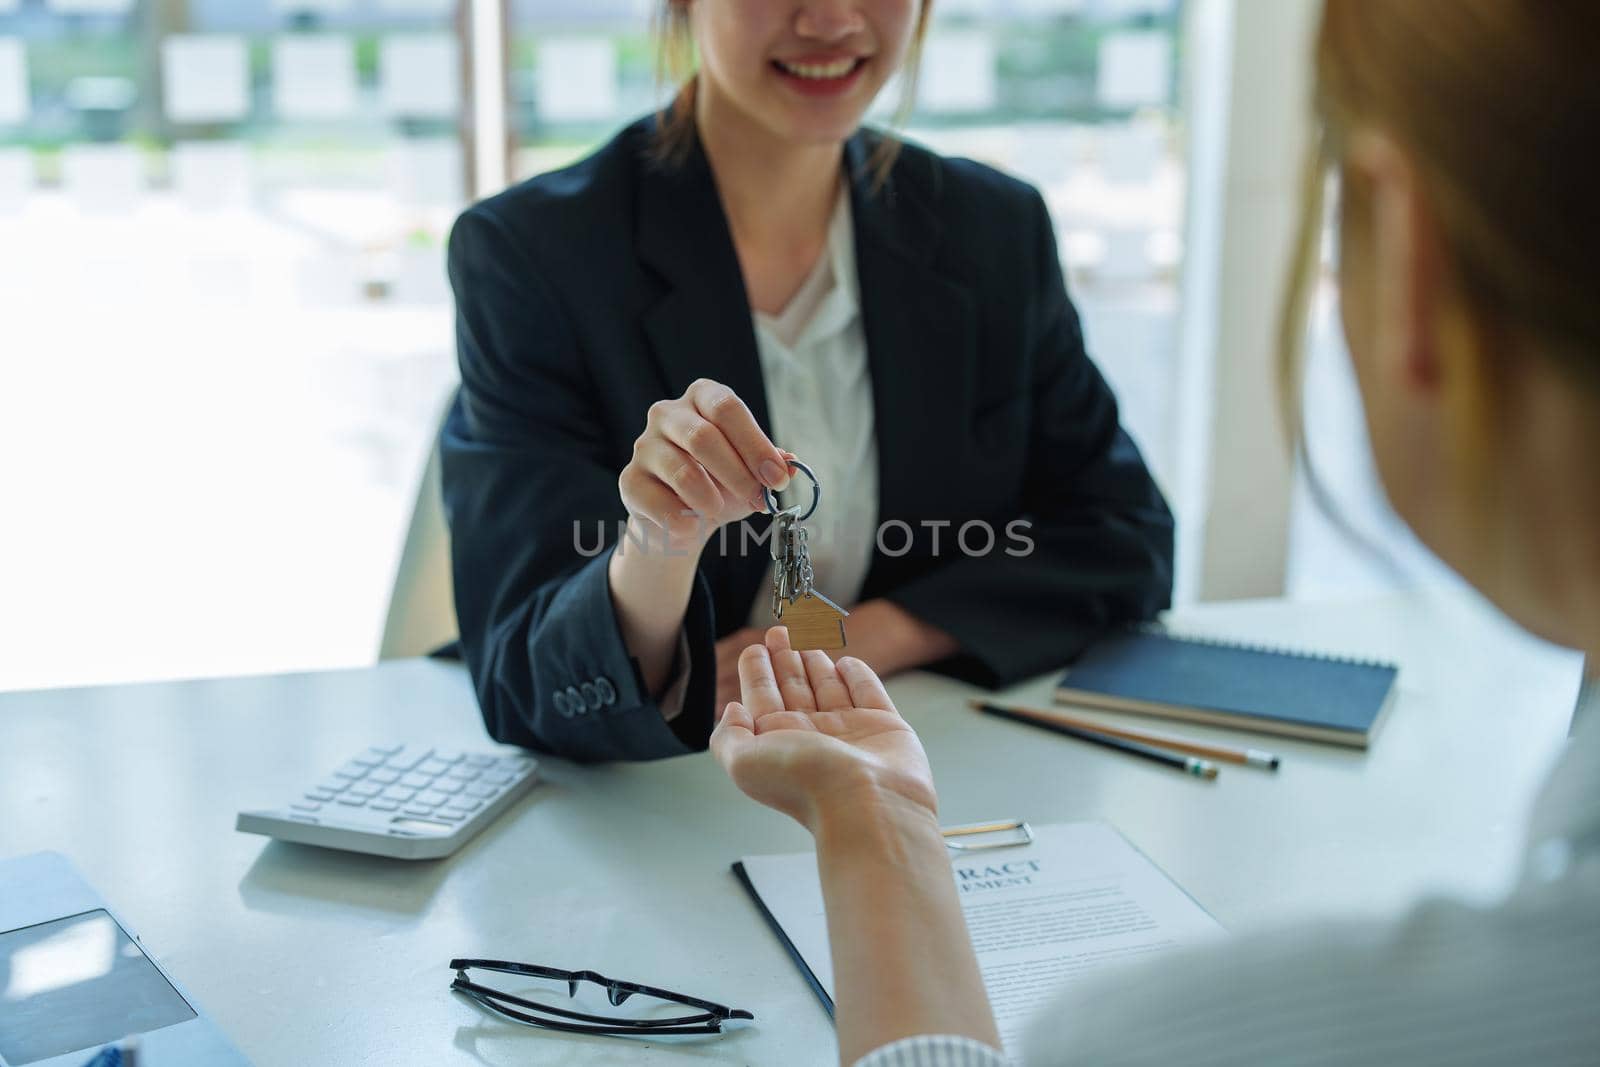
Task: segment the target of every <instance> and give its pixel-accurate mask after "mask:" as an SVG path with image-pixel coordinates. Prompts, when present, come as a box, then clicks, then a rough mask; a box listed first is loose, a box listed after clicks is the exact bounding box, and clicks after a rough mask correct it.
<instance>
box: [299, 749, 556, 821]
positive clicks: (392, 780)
mask: <svg viewBox="0 0 1600 1067" xmlns="http://www.w3.org/2000/svg"><path fill="white" fill-rule="evenodd" d="M533 765H534V764H533V760H531V759H528V758H527V757H525V756H490V755H485V754H480V753H462V752H459V751H457V750H455V749H427V748H421V747H418V746H415V745H374V746H372V747H371V748H369V749H368V750H367V751H365V752H363V753H361V754H360V755H358V756H356V757H354V758H353V759H351V760H349V761H348V762H346V763H345V765H344V766H342V767H340V768H339V769H338V770H336V771H334V772H333V774H331V775H330V776H329V777H328V778H327V779H326V780H324V781H322V782H320V783H318V784H317V785H316V786H314V787H313V788H311V789H308V790H306V792H305V794H304V796H302V797H301V798H300V799H298V800H296V801H294V802H293V803H291V804H290V805H289V807H290V809H291V810H293V811H297V812H315V811H320V810H322V809H323V808H324V807H328V806H332V807H334V808H342V809H346V810H348V809H351V808H358V809H359V808H364V809H366V810H369V811H373V812H384V813H388V812H398V813H400V814H402V815H410V816H417V817H421V818H429V819H436V820H440V821H442V822H446V823H459V822H463V821H465V820H466V819H467V818H469V817H470V816H471V815H473V814H474V813H476V812H478V811H481V810H482V809H483V808H484V807H485V806H486V805H488V804H490V803H492V802H493V801H494V800H495V799H496V798H498V797H499V796H500V794H501V793H503V792H504V791H505V790H506V789H508V788H510V787H511V786H512V785H513V784H514V783H516V782H517V781H518V780H520V779H521V778H522V777H523V776H525V775H526V774H528V773H529V772H530V771H531V770H532V768H533Z"/></svg>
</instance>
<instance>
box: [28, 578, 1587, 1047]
mask: <svg viewBox="0 0 1600 1067" xmlns="http://www.w3.org/2000/svg"><path fill="white" fill-rule="evenodd" d="M1172 621H1173V623H1174V624H1175V626H1176V627H1177V628H1179V629H1181V630H1184V631H1188V632H1194V633H1205V634H1210V635H1217V636H1227V637H1232V638H1236V639H1255V640H1264V641H1271V642H1274V643H1281V644H1286V645H1298V646H1303V647H1311V648H1322V649H1327V650H1333V651H1340V652H1345V653H1352V654H1365V655H1379V656H1387V657H1389V658H1393V659H1397V660H1398V661H1399V662H1401V664H1402V665H1403V672H1402V674H1401V678H1400V686H1401V697H1400V701H1399V703H1398V705H1397V706H1396V707H1395V708H1394V709H1393V711H1392V713H1391V717H1390V719H1389V721H1388V722H1387V724H1386V725H1385V726H1384V728H1383V730H1382V732H1381V733H1380V735H1379V737H1378V739H1377V742H1376V744H1375V745H1374V747H1373V749H1372V751H1371V752H1370V753H1367V754H1362V753H1358V752H1350V751H1343V750H1338V749H1333V748H1328V747H1323V746H1318V745H1311V744H1300V743H1293V742H1278V741H1273V742H1270V743H1264V745H1265V747H1270V748H1272V749H1274V750H1275V751H1278V752H1279V753H1281V754H1282V755H1283V757H1284V766H1283V769H1282V771H1281V772H1280V773H1278V774H1277V775H1270V774H1266V773H1262V772H1258V771H1254V770H1249V769H1245V768H1236V767H1231V766H1228V767H1225V769H1224V770H1223V773H1222V777H1221V779H1220V780H1218V781H1217V782H1214V783H1205V782H1201V781H1198V780H1195V779H1192V778H1187V777H1184V776H1181V775H1178V774H1175V773H1173V772H1171V771H1168V770H1166V769H1165V768H1161V767H1158V766H1154V765H1150V764H1146V763H1143V762H1141V761H1138V760H1131V759H1128V758H1126V757H1123V756H1120V755H1118V754H1116V753H1111V752H1107V751H1104V750H1101V749H1098V748H1093V747H1089V746H1084V745H1080V744H1079V743H1077V742H1074V741H1071V740H1069V739H1066V738H1058V737H1054V736H1051V735H1048V734H1045V733H1043V732H1040V731H1036V730H1032V729H1030V728H1028V727H1024V726H1020V725H1015V724H1011V723H1005V722H999V721H996V720H993V719H990V718H986V717H982V716H979V715H976V714H974V713H972V712H969V711H967V710H966V709H965V706H964V701H965V699H966V697H967V696H969V695H971V691H970V690H968V689H967V688H965V687H963V686H959V685H956V684H953V683H951V682H948V681H945V680H942V679H938V678H935V677H933V676H929V675H912V676H908V677H905V678H902V679H899V680H896V681H895V682H893V683H892V684H891V685H890V691H891V693H892V694H893V696H894V697H895V699H896V701H897V702H898V703H899V705H900V707H901V709H902V710H903V711H904V712H905V713H906V715H907V717H908V718H909V719H910V720H911V721H912V722H913V723H914V724H915V725H916V726H917V728H918V729H919V730H920V731H921V733H922V736H923V738H924V740H925V742H926V744H927V748H928V751H929V753H930V755H931V756H932V759H933V762H934V766H935V769H936V771H937V773H938V780H939V786H940V794H941V797H942V800H943V813H942V814H943V817H944V819H945V821H946V822H951V823H954V822H966V821H974V820H978V819H986V818H993V817H1001V816H1014V815H1015V816H1023V817H1026V818H1028V819H1030V820H1032V821H1034V822H1038V823H1044V822H1053V821H1067V820H1075V819H1092V818H1103V819H1107V820H1109V821H1111V822H1112V823H1114V824H1115V825H1117V826H1118V827H1120V828H1121V829H1122V830H1123V831H1124V832H1125V833H1126V834H1127V835H1128V836H1129V837H1130V838H1131V839H1132V840H1133V841H1134V842H1135V843H1136V844H1137V845H1138V846H1139V847H1140V848H1142V849H1143V850H1144V851H1145V852H1146V853H1148V854H1149V855H1150V856H1151V857H1152V858H1153V859H1154V860H1155V861H1156V862H1157V863H1159V864H1161V865H1162V866H1163V867H1164V868H1165V869H1166V870H1167V871H1168V872H1170V873H1171V875H1172V876H1173V877H1174V878H1175V879H1177V881H1178V882H1179V883H1180V884H1181V885H1183V886H1184V887H1185V888H1187V889H1188V890H1189V891H1190V892H1191V893H1192V894H1193V895H1194V896H1195V897H1196V898H1197V899H1198V900H1199V901H1200V903H1201V904H1203V905H1204V906H1205V907H1207V908H1208V909H1210V910H1211V911H1212V913H1213V914H1215V915H1216V916H1217V917H1218V918H1219V919H1220V920H1221V921H1222V922H1223V923H1224V924H1225V925H1227V926H1228V927H1230V928H1232V929H1234V930H1236V931H1243V930H1250V929H1258V928H1261V927H1263V926H1266V925H1270V924H1274V923H1278V922H1281V921H1284V920H1287V919H1291V918H1296V917H1301V916H1304V915H1307V914H1314V913H1318V912H1330V911H1343V912H1350V911H1362V912H1385V911H1391V910H1393V909H1396V908H1399V907H1401V906H1402V905H1403V904H1404V903H1405V902H1406V901H1408V900H1410V899H1412V898H1413V897H1415V896H1416V895H1417V894H1419V893H1422V892H1425V891H1429V890H1434V889H1445V890H1449V891H1455V892H1464V893H1470V894H1474V895H1487V894H1491V893H1493V892H1495V891H1496V890H1497V889H1499V888H1501V887H1502V886H1504V884H1505V882H1506V880H1507V879H1508V878H1509V876H1510V873H1511V870H1512V864H1513V861H1514V857H1515V855H1516V853H1517V849H1518V846H1519V839H1520V827H1521V825H1522V821H1523V818H1524V815H1525V812H1526V810H1527V808H1528V806H1529V803H1530V799H1531V797H1530V793H1531V790H1532V789H1533V787H1534V785H1535V783H1536V781H1537V780H1538V779H1539V778H1540V777H1541V776H1542V774H1543V773H1544V771H1545V769H1546V768H1547V767H1548V765H1549V763H1550V761H1551V760H1552V759H1553V758H1554V756H1555V754H1556V750H1557V749H1558V747H1559V746H1560V744H1561V741H1562V739H1563V738H1564V737H1565V734H1566V729H1567V723H1568V719H1569V716H1570V713H1571V708H1572V704H1573V701H1574V699H1575V697H1576V694H1577V689H1578V671H1579V665H1578V659H1577V657H1576V656H1573V655H1570V654H1564V653H1557V652H1554V651H1552V650H1550V649H1548V648H1547V647H1544V646H1540V645H1536V644H1535V643H1534V642H1531V641H1529V640H1527V639H1525V638H1523V637H1520V636H1518V635H1516V634H1514V633H1512V632H1511V631H1510V630H1508V629H1506V628H1505V627H1504V625H1503V624H1500V623H1497V622H1494V621H1492V620H1489V619H1487V618H1486V617H1485V616H1483V615H1482V614H1481V613H1479V612H1477V611H1475V610H1473V609H1472V608H1471V607H1464V606H1462V605H1461V604H1459V603H1457V602H1454V601H1450V602H1445V603H1440V602H1437V601H1432V602H1430V601H1428V600H1424V599H1419V598H1412V599H1404V600H1393V601H1383V602H1376V603H1365V604H1352V605H1337V606H1316V607H1306V606H1296V605H1289V604H1282V603H1273V602H1262V603H1253V604H1234V605H1224V606H1210V607H1205V608H1196V609H1190V610H1186V611H1183V612H1180V613H1177V614H1176V615H1175V616H1174V617H1173V620H1172ZM1049 684H1050V679H1048V678H1045V679H1039V680H1037V681H1035V682H1033V683H1030V684H1028V685H1025V686H1020V687H1018V688H1017V689H1016V690H1014V691H1013V692H1012V693H1010V694H1007V695H1008V696H1012V697H1018V698H1027V699H1033V700H1043V699H1044V697H1045V694H1046V693H1047V692H1048V688H1049ZM1192 732H1194V733H1196V734H1200V733H1208V732H1209V733H1212V734H1214V735H1216V736H1231V737H1234V738H1235V739H1237V738H1239V737H1240V735H1228V734H1226V733H1225V732H1222V731H1204V730H1201V729H1200V728H1195V729H1194V730H1193V731H1192ZM384 738H397V739H405V740H414V741H421V742H428V743H433V744H437V745H448V746H453V747H466V748H469V749H482V748H486V747H487V746H486V745H485V742H484V738H483V734H482V726H481V723H480V720H479V717H478V713H477V710H476V708H475V705H474V702H473V698H472V694H471V690H470V688H469V686H468V683H467V679H466V676H465V674H464V673H463V672H461V671H460V670H459V669H458V668H456V667H453V666H450V665H443V664H437V663H430V662H423V661H406V662H399V663H394V664H390V665H386V666H382V667H378V668H375V669H369V670H357V671H344V672H336V673H330V674H318V675H299V676H288V677H269V678H248V679H235V680H225V681H203V682H184V683H174V684H158V685H144V686H125V687H109V688H102V689H88V690H77V691H56V692H41V693H17V694H10V695H5V696H0V856H13V855H17V854H20V853H24V852H31V851H34V850H38V849H46V848H52V849H56V850H59V851H62V852H65V853H67V854H68V855H69V856H70V857H71V858H72V859H73V860H74V861H75V862H76V863H77V864H78V866H79V867H80V869H82V870H83V872H84V874H85V875H86V876H87V877H88V878H89V879H90V880H91V881H92V882H94V883H95V885H96V886H97V887H98V888H99V889H100V890H101V891H102V892H103V893H104V894H106V895H107V896H108V897H109V898H110V899H111V900H112V902H113V903H114V904H115V905H116V906H117V907H118V908H120V909H121V911H122V912H123V913H124V914H125V915H126V916H127V917H128V920H129V922H130V923H132V924H133V925H134V926H135V928H136V929H137V930H138V931H139V932H140V933H141V934H142V935H143V937H144V940H145V943H146V945H147V946H148V947H149V948H150V950H151V951H152V952H153V953H155V954H156V955H157V956H159V958H160V959H162V960H163V961H164V962H165V963H166V964H168V965H169V966H170V967H171V969H172V970H173V971H174V973H175V974H176V975H178V977H179V978H180V980H181V981H183V982H185V983H186V984H187V986H188V988H189V989H190V990H191V991H193V993H194V995H195V996H196V997H197V998H198V999H199V1000H200V1001H201V1002H202V1003H203V1004H204V1006H205V1007H206V1008H207V1009H209V1010H210V1012H211V1013H212V1014H213V1015H214V1016H215V1018H216V1019H217V1021H218V1023H219V1024H220V1025H221V1026H222V1028H223V1029H224V1030H225V1031H226V1032H227V1033H228V1034H230V1035H231V1036H232V1037H233V1038H234V1039H235V1040H236V1041H237V1043H238V1044H239V1046H240V1047H241V1048H242V1049H243V1050H244V1052H245V1053H246V1054H247V1055H249V1056H251V1057H252V1058H253V1059H254V1060H255V1061H256V1062H257V1063H258V1064H260V1065H262V1067H270V1065H278V1064H284V1065H300V1064H341V1065H356V1064H373V1065H385V1067H388V1065H396V1064H430V1065H431V1064H445V1063H472V1062H474V1061H476V1062H478V1063H482V1064H494V1065H500V1064H506V1065H510V1064H529V1063H541V1064H544V1063H562V1064H577V1063H609V1062H615V1061H617V1060H618V1059H621V1058H623V1057H624V1056H627V1057H629V1058H630V1059H638V1060H641V1061H644V1060H648V1061H650V1062H660V1063H678V1062H682V1063H687V1062H696V1061H705V1062H714V1063H727V1064H735V1063H737V1064H762V1065H769V1064H770V1065H785V1067H787V1065H803V1064H811V1063H825V1062H829V1061H830V1060H831V1058H832V1056H833V1054H834V1052H833V1048H834V1046H833V1032H832V1029H831V1025H830V1023H829V1021H828V1019H827V1017H826V1016H825V1015H824V1014H823V1011H822V1009H821V1008H820V1007H819V1006H818V1004H817V1002H816V1000H815V999H814V998H813V996H812V994H811V992H810V991H809V990H808V989H807V988H806V986H805V984H804V983H803V982H802V981H801V979H800V976H799V975H798V974H797V973H796V971H795V969H794V967H793V965H792V964H791V963H790V961H789V959H788V957H787V956H785V955H784V953H783V952H782V951H781V950H780V949H779V947H778V945H777V943H776V942H775V940H774V939H773V937H772V935H771V934H770V933H769V932H768V930H767V928H766V927H765V926H764V925H763V924H762V922H761V920H760V919H759V918H758V917H757V915H756V913H755V911H754V909H753V908H752V907H751V906H750V905H749V903H748V902H747V901H746V899H745V898H744V896H743V895H742V893H741V891H740V890H739V889H738V887H737V886H736V885H735V883H734V880H733V878H732V876H731V875H730V874H729V873H728V864H729V862H730V861H732V860H734V859H737V858H738V857H739V856H741V855H744V854H749V853H757V852H783V851H791V850H797V849H801V848H804V847H806V846H807V845H808V839H807V837H806V836H805V834H804V833H803V831H801V830H800V829H799V828H798V827H796V826H793V825H791V824H790V823H788V822H787V821H786V820H785V819H783V818H782V817H780V816H778V815H776V814H773V813H770V812H768V811H766V810H764V809H762V808H759V807H757V806H756V805H755V804H754V803H751V802H749V801H746V800H745V799H744V798H743V797H742V796H740V795H739V794H738V793H737V792H736V791H735V790H734V788H733V787H732V786H731V785H730V784H729V783H728V782H727V781H726V779H725V778H724V776H723V775H722V773H721V772H720V771H719V770H718V768H717V767H716V766H715V765H714V764H713V763H712V761H711V759H710V757H709V756H706V755H699V756H692V757H685V758H682V759H674V760H667V761H661V762H656V763H649V764H637V765H626V766H602V767H578V766H573V765H570V764H566V763H563V762H560V761H557V760H551V759H546V760H544V761H543V763H544V767H545V772H546V775H547V778H548V781H547V783H546V784H545V785H543V786H541V787H540V788H538V789H537V790H535V791H534V793H533V794H532V795H531V796H530V797H528V798H527V799H526V800H525V801H523V802H522V803H521V804H520V805H519V806H518V807H516V808H514V809H513V810H512V811H511V812H509V813H508V814H507V815H506V816H504V817H503V818H502V819H501V820H500V821H499V822H498V823H497V824H496V825H494V826H491V827H490V828H489V829H488V830H487V831H486V832H485V833H484V834H483V835H482V836H481V837H479V838H478V839H477V840H476V841H474V842H473V843H471V844H470V845H469V846H467V848H466V849H465V850H464V851H463V852H461V853H459V854H458V855H456V856H455V857H453V858H451V859H448V860H444V861H440V862H436V863H420V864H408V863H403V862H399V861H386V860H379V859H375V858H370V857H363V856H356V855H347V854H342V853H337V852H328V851H322V850H318V849H312V848H304V847H300V846H293V845H284V844H280V843H276V842H269V841H267V840H266V839H264V838H259V837H253V836H248V835H244V834H238V833H235V832H234V831H233V829H232V826H233V817H234V812H235V811H236V810H237V809H239V808H241V807H255V806H259V805H264V804H269V803H273V802H277V801H280V800H287V799H288V797H289V796H291V795H292V794H293V793H294V792H296V791H297V790H298V789H300V788H301V787H303V786H305V785H308V784H310V783H311V782H313V781H315V780H316V779H317V778H319V777H320V776H322V775H323V774H325V773H326V772H327V771H329V770H331V769H332V768H333V767H334V766H336V765H337V764H338V763H340V762H341V761H343V760H344V759H345V758H346V757H347V756H349V755H350V754H351V753H353V752H355V751H357V750H358V749H360V748H361V747H363V746H364V745H366V744H368V743H370V742H373V741H376V740H380V739H384ZM454 955H477V956H489V957H499V958H509V959H517V960H526V961H530V962H540V963H547V964H552V965H555V966H562V967H572V968H583V967H587V968H592V969H595V970H599V971H601V972H602V973H605V974H610V975H613V976H615V977H621V978H631V979H634V980H637V981H643V982H648V983H652V984H657V985H662V986H666V987H668V988H673V989H680V990H683V991H685V992H689V993H694V994H697V995H700V996H704V997H708V998H711V999H714V1000H720V1001H722V1002H723V1003H728V1004H733V1005H736V1006H738V1007H742V1008H747V1009H750V1010H752V1011H754V1012H755V1014H756V1016H757V1022H756V1024H755V1026H754V1027H751V1028H746V1029H743V1030H740V1031H737V1032H734V1033H731V1034H729V1035H727V1036H724V1037H721V1038H701V1039H678V1040H679V1041H680V1042H681V1043H678V1044H673V1043H671V1041H670V1040H669V1041H659V1042H654V1043H652V1044H650V1045H648V1046H647V1045H643V1044H628V1043H623V1042H619V1041H618V1040H615V1039H600V1038H575V1037H566V1036H555V1035H550V1034H546V1033H542V1032H539V1031H534V1030H527V1029H522V1028H518V1027H515V1026H513V1025H512V1024H509V1023H504V1022H501V1021H498V1020H496V1019H492V1018H489V1017H486V1016H485V1015H484V1014H482V1013H480V1012H479V1011H478V1009H476V1008H475V1007H473V1006H472V1005H470V1004H468V1003H465V1002H463V1001H461V1000H459V999H457V998H455V997H453V996H452V995H451V994H449V993H447V992H446V987H447V986H448V984H449V980H450V977H451V975H450V972H449V971H448V969H447V968H446V962H447V961H448V960H449V959H450V957H451V956H454ZM155 1067H159V1065H155Z"/></svg>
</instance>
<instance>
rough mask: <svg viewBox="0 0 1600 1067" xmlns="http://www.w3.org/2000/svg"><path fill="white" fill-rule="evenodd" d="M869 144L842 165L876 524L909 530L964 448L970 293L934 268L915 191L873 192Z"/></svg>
mask: <svg viewBox="0 0 1600 1067" xmlns="http://www.w3.org/2000/svg"><path fill="white" fill-rule="evenodd" d="M873 143H874V142H873V141H872V140H870V139H868V138H867V137H866V136H863V135H861V134H858V135H857V136H856V137H854V138H852V139H851V141H850V143H849V145H848V146H847V149H846V163H847V166H848V174H849V176H850V179H851V207H852V209H853V211H854V216H855V228H856V263H857V269H858V272H859V274H860V281H861V297H862V300H861V314H862V327H863V331H864V332H865V334H866V338H867V358H868V364H869V366H870V367H871V371H872V393H873V410H874V415H875V417H876V419H877V438H878V471H879V475H878V487H879V488H878V501H879V516H878V521H879V522H880V523H883V522H887V521H889V520H892V519H900V520H902V521H905V522H909V523H911V525H912V526H913V528H915V527H916V524H917V522H918V520H919V519H922V518H925V517H928V516H929V515H930V514H931V513H930V511H929V506H930V504H933V505H935V506H936V505H937V499H938V498H937V494H938V490H939V484H940V480H941V478H942V475H941V472H942V471H944V470H947V469H951V468H952V467H953V466H954V461H955V460H956V459H958V458H959V457H960V455H961V452H962V450H963V449H965V448H966V446H967V437H968V435H967V420H968V418H969V417H970V411H969V407H970V404H971V397H972V395H973V392H972V387H973V385H974V384H975V383H974V382H973V380H972V376H973V374H974V373H975V370H976V360H977V345H978V338H977V321H978V320H977V309H976V305H975V303H974V298H973V295H972V291H971V289H970V288H969V287H968V286H966V285H964V284H961V283H960V282H959V281H956V280H953V279H952V278H950V277H949V276H947V275H946V274H945V273H943V272H941V271H940V269H939V265H938V264H939V260H938V255H937V253H938V251H939V247H940V242H941V239H942V226H941V223H940V220H939V217H938V215H937V214H936V213H935V211H934V210H933V209H932V208H931V207H930V206H929V205H928V204H926V203H924V202H923V201H922V200H921V199H919V198H918V197H917V196H916V195H915V194H916V193H917V192H919V191H920V190H917V189H914V188H912V187H910V186H909V185H908V183H904V182H901V183H898V184H897V183H896V182H895V181H894V180H893V178H892V177H891V180H890V181H889V182H888V183H886V184H885V185H884V187H883V188H881V189H876V190H875V189H874V188H873V178H872V174H871V168H870V166H869V163H868V159H869V154H870V151H871V149H872V147H873ZM874 562H875V563H876V562H877V561H876V560H875V561H874ZM868 581H869V585H870V584H871V578H870V575H869V579H868Z"/></svg>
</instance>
